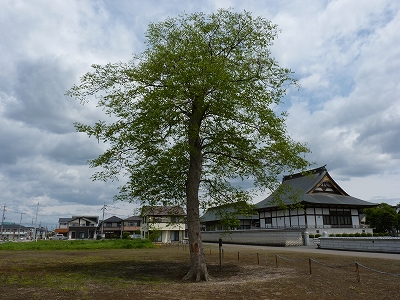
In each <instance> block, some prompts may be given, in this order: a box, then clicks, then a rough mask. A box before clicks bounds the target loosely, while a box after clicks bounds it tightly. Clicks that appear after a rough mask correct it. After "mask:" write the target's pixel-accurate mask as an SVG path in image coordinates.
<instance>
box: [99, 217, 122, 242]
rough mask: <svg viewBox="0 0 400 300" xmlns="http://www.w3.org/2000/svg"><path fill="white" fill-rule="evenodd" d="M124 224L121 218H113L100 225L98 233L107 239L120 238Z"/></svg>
mask: <svg viewBox="0 0 400 300" xmlns="http://www.w3.org/2000/svg"><path fill="white" fill-rule="evenodd" d="M122 222H123V220H122V219H121V218H119V217H116V216H112V217H110V218H108V219H105V220H104V221H101V222H100V223H99V227H98V232H100V233H101V234H102V237H104V238H106V239H112V238H120V237H122V234H123V227H122Z"/></svg>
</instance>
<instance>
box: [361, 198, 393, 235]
mask: <svg viewBox="0 0 400 300" xmlns="http://www.w3.org/2000/svg"><path fill="white" fill-rule="evenodd" d="M364 213H365V217H366V223H367V224H369V225H370V226H371V227H373V228H374V229H375V231H376V232H381V233H384V232H388V233H391V232H392V230H393V229H396V230H399V229H400V215H399V214H398V213H397V212H396V209H394V208H393V207H392V206H390V205H389V204H387V203H381V204H379V205H378V206H377V207H374V208H367V209H364Z"/></svg>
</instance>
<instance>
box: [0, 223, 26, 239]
mask: <svg viewBox="0 0 400 300" xmlns="http://www.w3.org/2000/svg"><path fill="white" fill-rule="evenodd" d="M32 234H33V228H32V227H26V226H23V225H20V224H16V223H13V222H3V223H2V224H1V230H0V239H2V240H19V239H28V238H30V237H31V236H32Z"/></svg>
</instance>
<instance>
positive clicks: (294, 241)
mask: <svg viewBox="0 0 400 300" xmlns="http://www.w3.org/2000/svg"><path fill="white" fill-rule="evenodd" d="M201 236H202V240H203V242H215V243H217V242H218V240H219V239H222V243H228V244H245V245H268V246H283V247H287V246H301V245H303V237H302V231H301V230H275V229H265V230H264V229H256V230H251V229H250V230H233V231H231V232H228V233H227V232H225V231H203V232H202V233H201Z"/></svg>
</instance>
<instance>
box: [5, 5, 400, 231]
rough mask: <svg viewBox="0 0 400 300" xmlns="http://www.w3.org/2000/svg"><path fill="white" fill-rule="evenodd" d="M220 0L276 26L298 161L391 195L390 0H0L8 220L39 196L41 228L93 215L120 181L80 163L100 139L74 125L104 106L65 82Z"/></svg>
mask: <svg viewBox="0 0 400 300" xmlns="http://www.w3.org/2000/svg"><path fill="white" fill-rule="evenodd" d="M16 3H17V4H18V5H17V4H16ZM230 6H231V7H233V8H234V9H235V10H236V11H242V10H244V9H245V10H248V11H252V12H253V15H254V16H258V15H261V16H263V17H265V18H267V19H270V20H271V21H272V22H274V23H277V24H278V25H279V27H280V28H281V29H282V33H281V34H280V35H279V37H278V39H277V40H276V43H275V45H274V47H273V48H272V52H273V55H274V56H275V57H276V59H277V60H278V62H279V63H280V64H281V65H283V66H285V67H288V68H291V69H292V70H293V71H294V72H295V75H296V76H297V78H298V79H299V82H300V83H301V85H302V88H301V89H300V91H297V90H291V89H290V90H288V95H287V97H286V98H285V99H284V100H285V104H284V105H283V106H282V107H281V108H278V109H282V108H283V109H287V110H288V112H289V118H288V122H287V124H288V131H289V134H290V135H291V136H292V137H293V138H294V139H295V140H298V141H302V142H306V143H308V145H309V147H310V148H311V150H312V151H313V153H312V154H311V155H310V156H309V159H310V160H311V161H315V162H316V164H317V165H324V164H327V167H328V170H329V171H330V172H331V173H332V174H334V175H335V179H336V180H338V181H339V183H342V184H343V185H345V186H346V188H345V190H346V191H347V192H349V193H350V194H352V195H354V196H356V197H359V198H362V199H364V200H370V201H376V202H385V201H387V202H388V203H396V202H400V194H399V191H398V189H396V186H397V183H398V181H399V180H400V177H399V176H400V156H399V155H400V154H399V153H400V143H399V142H398V141H399V140H400V121H399V120H400V101H399V96H398V95H400V85H399V82H400V78H399V75H398V70H399V69H400V59H399V58H400V56H399V53H400V45H398V42H397V41H398V40H399V39H400V35H399V30H398V28H400V4H398V3H397V2H395V1H389V0H387V1H384V0H383V1H369V0H365V1H362V3H358V2H353V1H319V2H317V3H316V2H315V1H303V0H302V1H290V2H287V1H265V2H263V3H261V2H260V1H236V0H232V1H211V0H210V1H203V2H199V1H185V2H184V3H183V2H182V1H169V2H168V5H167V4H163V3H160V1H152V0H150V1H144V2H143V1H142V2H138V3H136V2H134V4H132V1H118V2H114V1H105V2H98V1H84V2H82V1H72V0H71V1H51V2H49V1H40V0H39V1H35V2H30V1H25V2H23V1H22V2H6V3H2V10H0V34H1V37H2V39H1V41H0V53H2V55H1V56H0V63H1V66H2V68H0V188H1V190H2V198H1V201H3V202H4V204H7V205H8V207H9V211H8V213H7V214H6V216H7V218H8V220H11V219H13V220H14V221H15V220H17V221H19V216H20V215H19V213H20V212H26V213H27V215H26V219H25V221H24V222H29V224H30V222H31V217H32V216H34V215H35V212H36V208H37V203H38V202H40V215H41V217H39V221H41V222H42V223H43V224H53V225H52V226H54V225H55V224H56V223H57V220H58V218H59V217H68V216H70V215H72V214H98V215H100V214H101V210H100V208H101V206H102V205H103V204H104V203H107V204H109V205H111V204H112V197H113V195H114V194H116V193H117V187H118V185H119V183H118V182H106V183H104V182H92V181H91V179H90V176H91V175H92V174H93V172H94V170H93V169H89V167H88V165H87V163H86V161H87V160H88V159H92V158H95V157H96V156H97V155H98V154H100V153H101V152H102V151H104V149H105V145H103V144H98V143H97V141H95V140H92V139H88V138H87V136H85V135H83V134H80V133H76V132H75V129H74V127H73V123H74V122H76V121H78V122H82V123H88V124H92V123H93V122H95V121H97V120H99V119H103V118H104V113H103V112H102V111H101V110H100V109H98V108H96V107H95V106H96V103H88V104H86V105H85V106H81V105H80V104H79V103H78V102H77V101H76V100H74V99H72V98H69V97H66V96H65V95H64V94H65V92H66V90H68V89H69V88H70V87H71V86H72V85H73V84H75V83H78V81H79V76H82V75H83V74H84V73H85V72H87V71H88V70H90V65H91V64H92V63H99V64H105V63H107V62H117V61H128V60H129V59H130V58H131V55H132V54H133V53H140V52H142V51H143V49H144V47H145V46H144V44H143V41H144V32H145V31H146V29H147V25H148V24H149V23H150V22H158V21H162V20H164V19H165V18H166V17H168V16H171V17H174V16H177V15H178V14H180V13H182V12H183V11H185V12H187V13H191V12H195V11H204V12H206V13H209V12H213V11H215V9H216V8H220V7H225V8H228V7H230ZM354 182H356V184H351V185H347V184H349V183H354ZM389 183H390V184H389ZM241 184H243V186H244V187H247V186H248V183H247V182H245V183H241ZM374 185H376V186H374ZM0 205H2V203H0ZM112 205H114V204H112ZM115 205H116V206H118V207H120V209H117V208H115V209H114V210H112V209H111V207H110V210H109V211H108V212H107V213H112V214H115V215H121V216H124V215H125V214H127V213H129V212H131V211H133V208H134V207H135V205H134V204H125V203H117V204H115ZM28 214H29V216H28Z"/></svg>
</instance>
